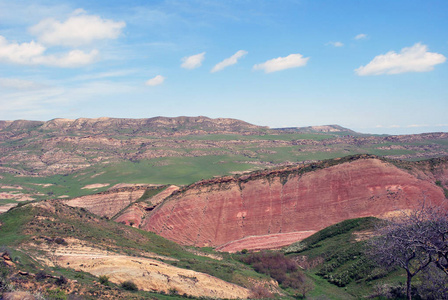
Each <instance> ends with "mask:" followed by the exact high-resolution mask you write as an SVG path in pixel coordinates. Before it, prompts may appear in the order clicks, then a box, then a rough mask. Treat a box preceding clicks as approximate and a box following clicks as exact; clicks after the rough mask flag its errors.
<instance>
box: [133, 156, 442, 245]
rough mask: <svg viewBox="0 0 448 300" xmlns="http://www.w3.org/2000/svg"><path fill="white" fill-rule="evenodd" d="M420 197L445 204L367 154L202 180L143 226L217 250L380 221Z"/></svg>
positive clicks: (437, 193)
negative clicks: (368, 219)
mask: <svg viewBox="0 0 448 300" xmlns="http://www.w3.org/2000/svg"><path fill="white" fill-rule="evenodd" d="M304 169H306V170H308V171H307V172H304ZM423 195H426V198H428V199H430V200H431V201H432V203H434V204H440V203H444V202H445V201H447V200H446V199H445V196H444V193H443V190H442V188H440V187H438V186H436V185H435V184H434V183H433V182H431V181H430V180H428V179H426V180H424V179H418V178H417V177H416V176H414V175H413V174H412V173H409V172H407V171H404V170H402V169H399V168H397V167H396V166H394V165H392V164H391V163H387V162H384V161H382V160H380V159H377V158H372V157H365V158H360V159H354V160H351V161H350V160H348V161H347V162H344V163H339V164H333V165H332V166H330V167H327V168H322V167H319V166H317V167H313V166H306V167H292V168H288V169H284V170H280V171H279V170H277V171H265V174H262V173H258V174H255V175H247V176H242V177H239V178H237V177H225V178H221V179H215V180H210V181H204V182H200V183H197V184H194V185H191V186H190V187H188V188H186V189H184V190H183V191H181V192H178V193H175V194H173V195H172V196H171V197H169V198H168V199H167V200H166V201H165V202H164V203H162V204H161V205H160V206H159V207H158V208H156V209H155V210H154V211H153V212H152V213H151V215H150V216H148V217H147V218H146V219H145V220H144V222H143V223H142V225H141V228H143V229H145V230H149V231H153V232H155V233H157V234H160V235H161V236H163V237H166V238H168V239H171V240H173V241H175V242H178V243H180V244H184V245H195V246H213V247H217V246H220V245H224V244H226V243H229V242H232V241H237V240H240V239H242V238H245V237H248V236H260V235H264V236H266V235H276V236H277V235H278V234H279V233H292V232H303V231H311V232H312V231H316V230H320V229H323V228H325V227H327V226H329V225H332V224H335V223H337V222H340V221H343V220H345V219H350V218H357V217H365V216H381V215H384V214H386V213H389V212H392V211H396V210H400V209H407V208H412V207H415V206H416V205H418V203H419V201H420V200H422V198H423ZM289 236H290V235H289ZM290 242H291V241H289V243H290ZM280 244H281V243H280ZM246 246H247V245H245V247H246ZM248 248H250V247H248ZM234 250H235V249H234Z"/></svg>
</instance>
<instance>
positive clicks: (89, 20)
mask: <svg viewBox="0 0 448 300" xmlns="http://www.w3.org/2000/svg"><path fill="white" fill-rule="evenodd" d="M125 26H126V23H125V22H115V21H113V20H108V19H102V18H101V17H100V16H96V15H87V14H85V11H83V10H76V11H75V12H74V15H73V16H71V17H70V18H68V19H67V20H66V21H64V22H60V21H58V20H55V19H53V18H47V19H44V20H42V21H40V22H39V23H38V24H36V25H34V26H32V27H31V28H30V29H29V31H30V33H31V34H33V35H36V36H37V38H38V41H39V42H41V43H43V44H45V45H59V46H70V47H77V46H81V45H86V44H90V43H92V42H93V41H95V40H104V39H116V38H118V37H119V35H120V34H121V30H122V29H123V28H124V27H125Z"/></svg>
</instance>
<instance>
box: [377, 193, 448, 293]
mask: <svg viewBox="0 0 448 300" xmlns="http://www.w3.org/2000/svg"><path fill="white" fill-rule="evenodd" d="M377 231H378V236H377V238H374V239H372V240H371V242H370V247H369V254H370V256H371V257H372V258H373V259H374V260H375V261H376V262H377V263H378V264H379V265H380V266H383V267H386V268H395V267H399V268H402V269H404V270H405V271H406V275H407V276H406V293H407V298H408V299H409V300H410V299H411V296H412V295H411V281H412V278H413V277H414V276H416V275H417V274H418V273H420V272H421V271H423V270H425V269H426V268H428V266H429V265H430V264H432V263H433V264H434V265H436V266H437V267H438V268H440V269H441V270H442V271H444V272H445V273H446V274H448V272H447V270H448V268H447V267H448V260H447V259H448V218H447V214H446V212H445V211H444V210H442V209H441V208H438V207H434V206H431V205H427V204H426V203H425V202H423V203H422V204H421V207H419V208H418V209H416V210H413V211H411V212H402V214H401V215H400V216H399V217H397V218H394V219H392V220H386V221H384V223H383V224H382V226H381V227H380V228H378V230H377Z"/></svg>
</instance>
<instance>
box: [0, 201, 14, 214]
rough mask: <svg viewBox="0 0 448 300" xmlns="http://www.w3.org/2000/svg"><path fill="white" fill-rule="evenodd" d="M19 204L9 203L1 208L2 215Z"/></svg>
mask: <svg viewBox="0 0 448 300" xmlns="http://www.w3.org/2000/svg"><path fill="white" fill-rule="evenodd" d="M16 205H17V203H8V204H5V205H1V206H0V214H2V213H5V212H7V211H8V210H10V209H11V208H13V207H15V206H16Z"/></svg>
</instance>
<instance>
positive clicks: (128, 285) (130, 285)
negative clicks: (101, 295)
mask: <svg viewBox="0 0 448 300" xmlns="http://www.w3.org/2000/svg"><path fill="white" fill-rule="evenodd" d="M120 286H121V288H122V289H124V290H127V291H138V288H137V285H136V284H135V283H134V282H132V281H130V280H127V281H123V282H122V283H121V285H120Z"/></svg>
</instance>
